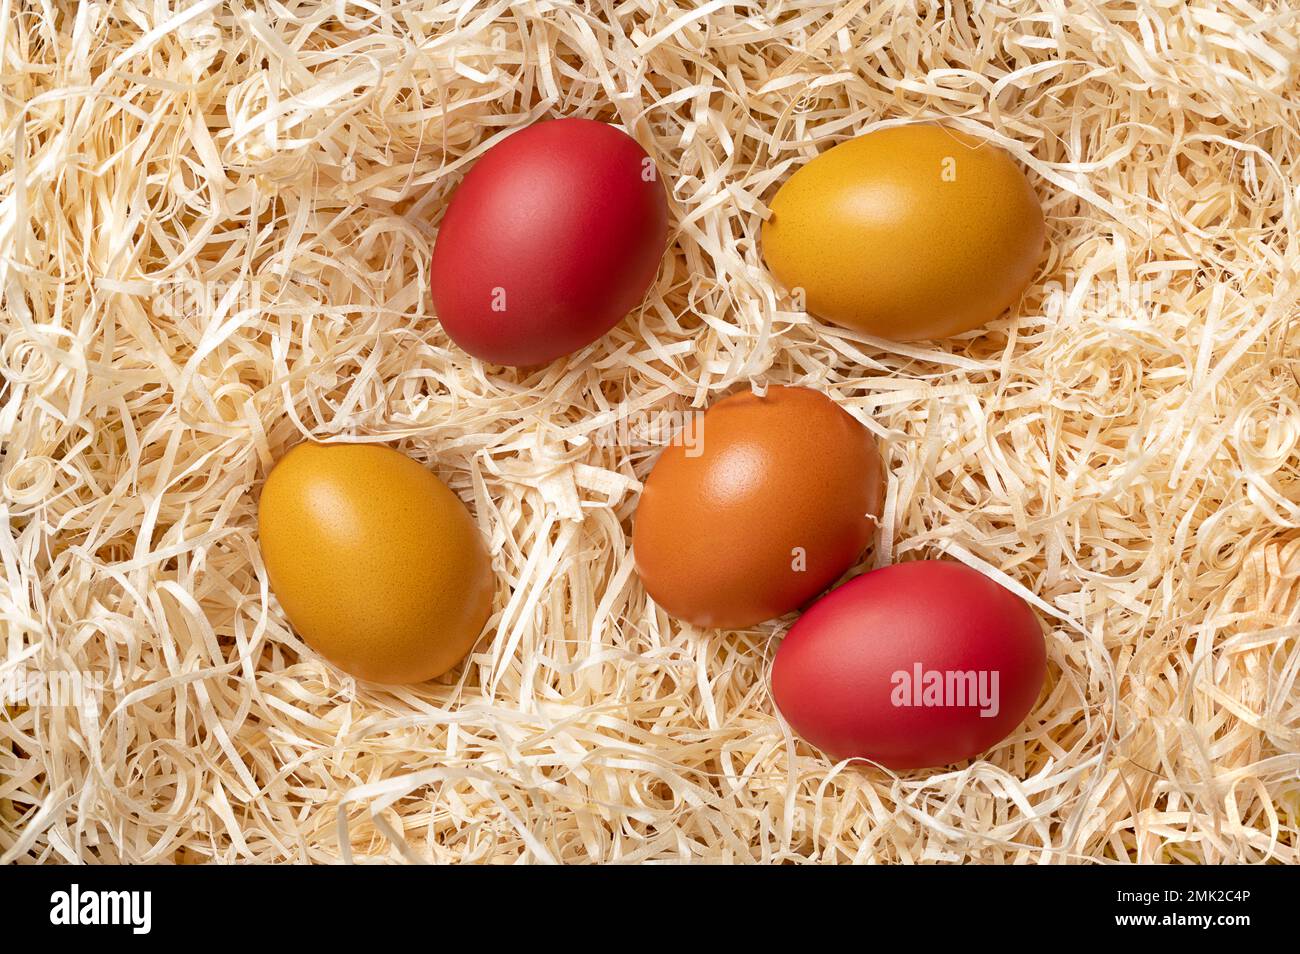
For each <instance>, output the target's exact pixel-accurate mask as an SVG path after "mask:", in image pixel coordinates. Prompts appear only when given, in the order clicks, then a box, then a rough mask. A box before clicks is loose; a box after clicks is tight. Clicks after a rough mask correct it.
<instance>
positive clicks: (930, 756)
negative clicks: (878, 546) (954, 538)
mask: <svg viewBox="0 0 1300 954" xmlns="http://www.w3.org/2000/svg"><path fill="white" fill-rule="evenodd" d="M1046 673H1047V657H1046V648H1045V645H1044V641H1043V630H1042V627H1041V626H1040V625H1039V623H1038V619H1037V618H1036V617H1035V616H1034V614H1033V611H1032V610H1030V608H1029V606H1028V605H1027V604H1026V603H1025V601H1024V600H1022V599H1021V598H1020V597H1018V596H1016V595H1015V594H1014V593H1012V592H1011V591H1009V590H1007V589H1005V588H1004V587H1001V586H999V585H998V584H997V583H994V582H993V581H992V580H990V579H989V578H988V577H986V576H984V575H983V574H981V573H979V572H977V571H975V570H972V569H971V568H970V567H968V566H965V565H964V564H961V563H955V562H952V561H949V560H922V561H917V562H913V563H898V564H895V565H893V566H887V567H884V568H883V569H879V570H873V571H872V572H870V573H866V574H863V575H862V576H859V577H857V578H856V579H853V580H850V581H849V582H848V583H845V584H844V585H843V586H840V587H837V588H836V589H834V590H831V592H830V593H828V594H826V596H824V597H822V598H821V599H820V600H818V601H817V602H816V603H814V604H813V605H812V606H811V607H810V608H809V609H808V610H807V611H806V612H805V613H804V614H803V615H802V616H801V617H800V618H799V621H798V622H796V623H795V624H794V626H793V627H791V629H790V632H789V634H788V635H787V636H786V638H785V640H784V642H782V643H781V648H780V649H779V650H778V651H777V654H776V662H775V663H774V664H773V667H772V693H773V695H774V697H775V698H776V704H777V706H778V707H779V708H780V710H781V714H782V715H783V716H785V718H786V720H787V721H788V722H789V723H790V725H791V726H792V727H793V728H794V730H795V731H796V732H797V733H799V735H801V736H803V737H804V738H805V739H807V740H808V741H809V742H811V743H812V744H813V745H815V746H817V747H818V748H820V749H822V750H824V751H825V752H827V753H829V754H830V755H832V756H834V757H836V758H864V759H870V760H872V761H874V762H878V763H880V764H881V765H884V766H886V767H887V768H891V769H897V770H902V769H914V768H931V767H936V766H940V765H948V764H950V763H952V762H961V761H964V760H965V759H969V758H972V757H974V756H976V755H979V754H980V753H981V752H984V751H987V750H988V749H990V748H992V747H993V746H994V745H996V744H997V743H998V742H1000V741H1002V739H1004V738H1006V737H1007V735H1009V734H1010V733H1011V732H1013V731H1014V730H1015V729H1016V727H1017V726H1019V725H1020V723H1021V722H1022V721H1024V718H1025V716H1026V715H1028V714H1029V710H1030V709H1032V708H1033V705H1034V702H1035V701H1036V700H1037V699H1038V694H1039V692H1040V691H1041V690H1042V688H1043V680H1044V678H1045V677H1046Z"/></svg>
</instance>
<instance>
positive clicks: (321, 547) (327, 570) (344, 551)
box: [258, 444, 495, 683]
mask: <svg viewBox="0 0 1300 954" xmlns="http://www.w3.org/2000/svg"><path fill="white" fill-rule="evenodd" d="M258 537H259V545H260V547H261V551H262V559H263V561H264V563H265V564H266V570H267V573H268V575H269V576H270V581H271V589H272V590H273V591H274V593H275V595H276V598H277V599H278V600H279V602H280V606H281V607H282V608H283V609H284V612H285V615H286V616H287V617H288V618H289V621H290V622H291V623H292V624H293V628H294V629H295V630H297V632H298V634H299V635H300V636H301V637H302V638H303V639H304V640H305V641H306V642H307V644H308V645H310V646H311V647H312V648H313V649H315V650H316V651H317V652H319V653H320V654H321V655H322V656H324V657H325V658H326V659H328V660H329V661H330V662H332V663H333V664H334V665H336V666H338V667H339V668H340V669H342V670H344V671H345V672H348V673H351V674H352V675H354V676H357V677H359V678H361V679H368V680H372V681H374V682H383V683H410V682H422V681H424V680H426V679H431V678H433V677H434V676H438V675H441V674H442V673H444V672H446V671H447V670H449V669H451V668H452V667H453V666H455V665H456V664H457V663H458V662H459V661H460V660H461V659H462V658H463V657H464V656H465V654H466V653H467V652H469V650H470V649H471V648H472V647H473V645H474V642H475V641H476V640H477V639H478V637H479V635H480V634H481V633H482V631H483V626H484V624H485V623H486V622H487V619H488V615H489V613H490V612H491V608H492V596H493V590H494V588H495V580H494V578H493V574H492V568H491V564H490V562H489V560H488V554H487V550H486V548H485V547H484V544H483V540H482V538H481V536H480V534H479V532H478V528H477V527H476V526H475V524H474V521H473V519H472V518H471V517H470V515H469V511H467V510H466V509H465V505H464V504H462V503H461V501H460V499H459V498H458V497H457V496H456V495H455V494H454V493H452V492H451V490H449V489H448V488H447V487H446V485H444V484H443V483H442V481H440V480H439V479H438V478H437V477H436V476H435V475H434V474H433V473H432V472H431V471H429V470H428V469H427V468H425V467H423V466H421V465H420V464H419V463H417V462H416V461H414V460H412V459H411V458H409V457H407V456H406V455H404V454H401V453H398V452H397V451H395V450H392V449H391V448H387V447H382V446H378V445H375V444H300V445H298V446H297V447H295V448H294V449H293V450H291V451H289V453H287V454H285V455H284V457H283V458H281V459H280V461H279V462H278V463H277V464H276V465H275V467H274V468H273V469H272V470H271V473H270V475H269V476H268V477H267V478H266V483H265V486H264V487H263V489H262V496H261V499H260V501H259V502H258Z"/></svg>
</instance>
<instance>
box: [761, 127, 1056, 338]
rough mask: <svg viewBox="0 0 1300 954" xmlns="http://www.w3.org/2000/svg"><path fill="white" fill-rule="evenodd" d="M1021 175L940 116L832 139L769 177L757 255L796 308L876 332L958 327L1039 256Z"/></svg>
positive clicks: (983, 319)
mask: <svg viewBox="0 0 1300 954" xmlns="http://www.w3.org/2000/svg"><path fill="white" fill-rule="evenodd" d="M1045 236H1046V229H1045V226H1044V224H1043V212H1042V208H1041V206H1040V205H1039V202H1038V197H1037V196H1036V195H1035V194H1034V190H1033V187H1032V186H1031V185H1030V184H1029V181H1028V180H1027V179H1026V178H1025V175H1024V173H1023V172H1021V170H1020V167H1019V166H1017V165H1016V163H1015V161H1014V160H1012V158H1011V157H1010V156H1009V155H1008V154H1007V153H1006V152H1004V151H1003V150H1001V149H999V148H998V147H996V146H993V145H990V144H989V143H986V142H983V141H981V140H979V139H976V138H974V137H972V136H968V135H966V134H965V133H960V132H957V131H956V130H953V129H949V128H947V127H945V126H937V125H912V126H894V127H890V128H887V129H881V130H878V131H876V132H872V133H868V134H867V135H865V136H860V137H858V138H857V139H851V140H849V141H847V142H843V143H840V144H839V145H837V146H835V147H834V148H832V149H829V150H827V151H826V152H824V153H822V154H821V155H820V156H818V157H816V158H815V159H813V160H812V161H810V162H809V163H808V164H807V165H805V166H803V167H802V168H801V169H799V170H798V171H797V172H796V173H795V174H794V175H792V176H791V177H790V178H789V180H788V181H787V182H786V183H785V184H784V185H782V186H781V188H780V190H779V191H778V192H777V193H776V195H775V197H774V198H773V199H772V202H771V216H770V218H768V220H767V221H766V222H764V224H763V239H762V240H763V257H764V259H765V260H766V262H767V264H768V267H769V268H770V269H771V270H772V273H773V274H774V275H775V276H776V277H777V279H778V280H779V281H780V282H781V283H782V284H783V285H785V287H786V288H787V289H790V290H791V292H792V293H795V294H796V296H797V297H798V298H801V299H802V301H803V304H804V307H805V308H806V309H807V311H808V312H809V313H810V314H812V315H816V316H817V317H819V318H823V319H825V320H827V321H831V322H834V323H835V324H837V325H843V326H844V327H846V328H853V329H856V330H859V331H864V332H866V333H868V334H871V335H875V336H877V337H881V338H891V339H894V340H897V341H912V340H916V339H922V338H944V337H948V336H950V335H956V334H960V333H961V332H964V331H969V330H970V329H972V328H978V327H979V326H981V325H983V324H986V323H987V322H989V321H992V320H993V319H994V318H997V317H998V316H999V315H1001V314H1002V313H1003V312H1005V311H1006V310H1007V309H1008V308H1009V307H1010V306H1011V305H1012V304H1014V303H1015V302H1016V301H1017V300H1019V298H1020V296H1021V294H1022V293H1023V292H1024V290H1025V287H1026V286H1027V285H1028V284H1029V282H1030V280H1031V279H1032V278H1033V276H1034V272H1035V271H1036V269H1037V267H1038V263H1039V262H1040V261H1041V260H1042V256H1043V243H1044V240H1045Z"/></svg>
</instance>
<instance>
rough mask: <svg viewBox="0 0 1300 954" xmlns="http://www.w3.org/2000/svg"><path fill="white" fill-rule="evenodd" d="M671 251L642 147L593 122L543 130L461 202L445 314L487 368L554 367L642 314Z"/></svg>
mask: <svg viewBox="0 0 1300 954" xmlns="http://www.w3.org/2000/svg"><path fill="white" fill-rule="evenodd" d="M667 241H668V203H667V198H666V195H665V191H664V185H663V183H662V182H661V181H660V179H659V174H658V171H657V170H656V168H655V166H654V164H653V162H651V160H650V158H649V156H647V155H646V152H645V150H644V149H642V148H641V146H640V145H639V144H638V143H637V142H636V140H635V139H633V138H632V137H630V136H628V135H627V134H626V133H624V132H621V131H620V130H618V129H615V128H614V127H613V126H609V125H607V124H605V123H599V122H593V121H591V120H587V119H556V120H551V121H549V122H542V123H537V124H536V125H534V126H529V127H528V128H526V129H523V130H520V131H519V132H516V133H512V134H511V135H510V136H508V137H506V138H505V139H503V140H502V141H501V142H499V143H497V144H496V145H495V146H493V147H492V148H491V149H489V150H487V152H485V153H484V154H483V155H482V156H481V157H479V159H478V161H477V162H475V163H474V165H473V167H472V168H471V169H470V170H469V172H468V173H467V174H466V176H465V178H464V180H463V181H462V182H461V183H460V186H459V187H458V188H457V189H456V191H455V193H454V195H453V196H452V199H451V202H450V204H449V205H448V207H447V211H446V214H445V215H444V216H443V219H442V223H441V225H440V227H439V229H438V237H437V241H436V243H435V245H434V250H433V262H432V266H431V284H432V291H433V306H434V311H435V312H436V313H437V315H438V320H439V321H440V322H442V326H443V328H444V329H446V331H447V334H448V335H450V336H451V338H452V340H454V341H455V342H456V344H458V345H459V346H460V347H461V348H463V349H464V350H465V351H467V352H469V353H470V354H472V355H474V356H475V357H477V358H481V359H482V360H484V361H489V362H493V363H495V364H505V365H536V364H543V363H545V362H548V361H552V360H554V359H555V358H558V357H561V356H562V355H566V354H569V353H570V352H572V351H577V350H578V349H579V348H583V347H585V346H586V345H588V344H590V343H591V342H593V341H595V340H596V339H597V338H599V337H600V336H601V335H603V334H605V333H606V332H607V331H609V330H610V329H611V328H613V327H614V325H616V324H617V323H618V322H619V321H620V320H621V319H622V318H623V317H624V316H625V315H626V314H627V313H628V312H629V311H631V310H632V309H633V308H635V307H636V306H637V305H638V304H639V303H640V302H641V300H642V299H643V298H644V297H645V294H646V291H647V290H648V289H649V287H650V285H651V283H652V282H653V281H654V277H655V273H656V272H657V271H658V268H659V263H660V260H661V259H662V258H663V254H664V250H665V248H666V247H667Z"/></svg>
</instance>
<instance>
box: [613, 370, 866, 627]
mask: <svg viewBox="0 0 1300 954" xmlns="http://www.w3.org/2000/svg"><path fill="white" fill-rule="evenodd" d="M882 479H883V472H882V467H881V462H880V456H879V454H878V452H877V450H876V443H875V440H874V439H873V438H872V436H871V433H870V432H869V431H868V430H867V429H866V428H865V427H863V426H862V424H861V423H859V422H858V421H857V420H855V419H854V418H853V417H852V416H851V415H850V414H849V413H848V412H847V411H845V410H844V409H843V408H841V407H840V406H839V405H838V404H836V403H835V402H834V401H832V400H831V399H830V398H829V397H827V396H826V395H825V394H822V393H820V392H818V391H814V390H810V389H808V388H800V387H769V388H768V389H767V392H766V395H765V396H763V397H758V396H756V395H755V394H753V393H752V392H750V391H746V392H743V393H740V394H735V395H732V396H731V397H728V398H725V399H724V400H722V401H719V402H718V403H716V404H714V405H713V406H712V407H711V408H709V409H708V411H707V412H705V414H704V415H703V418H702V420H701V421H700V424H699V425H698V427H697V429H696V433H695V434H694V436H693V437H692V438H691V439H690V440H683V441H679V442H677V443H674V444H672V445H670V446H669V447H667V448H665V450H664V451H663V453H662V455H661V456H660V458H659V460H658V461H657V462H656V463H655V465H654V468H653V470H651V472H650V475H649V476H648V477H647V478H646V481H645V487H644V490H643V491H642V494H641V500H640V502H639V504H638V506H637V512H636V519H635V524H634V527H633V540H632V545H633V551H634V553H635V557H636V565H637V570H638V571H639V573H640V576H641V580H642V582H643V583H644V584H645V588H646V590H647V592H648V593H649V594H650V596H651V597H652V598H653V599H654V601H655V602H656V603H658V604H659V605H660V606H661V607H663V608H664V609H665V610H667V611H668V612H669V613H671V614H672V615H673V616H676V617H678V618H680V619H683V620H686V621H688V622H690V623H694V624H695V625H697V626H706V627H709V626H712V627H723V628H728V629H738V628H742V627H745V626H750V625H753V624H754V623H758V622H761V621H763V620H766V619H771V618H774V617H777V616H781V615H783V614H785V613H788V612H790V611H791V610H793V609H796V608H798V607H799V606H801V605H803V604H804V603H806V602H807V601H808V600H810V599H811V598H812V597H814V596H816V595H817V594H818V593H820V592H821V591H822V590H824V589H825V588H826V587H827V586H829V585H830V584H831V583H833V582H834V581H835V579H836V578H837V577H839V576H840V575H841V574H843V573H844V572H845V571H846V570H848V569H849V567H851V566H852V565H853V563H854V562H855V561H856V560H857V558H858V556H859V555H860V554H861V553H862V551H863V550H864V549H865V548H866V546H867V544H868V543H870V542H871V539H872V537H873V535H874V534H875V529H876V520H877V518H878V516H879V514H880V504H881V499H882Z"/></svg>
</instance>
